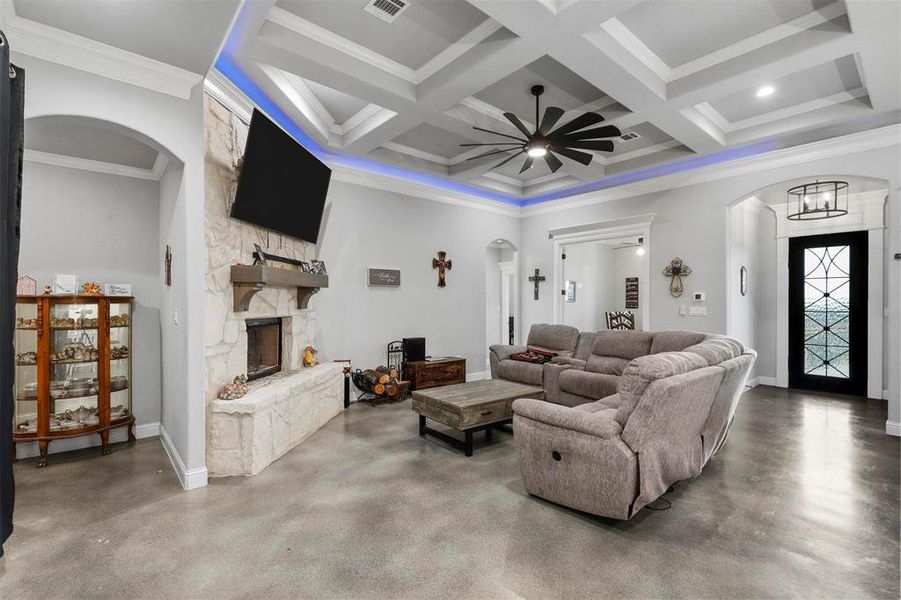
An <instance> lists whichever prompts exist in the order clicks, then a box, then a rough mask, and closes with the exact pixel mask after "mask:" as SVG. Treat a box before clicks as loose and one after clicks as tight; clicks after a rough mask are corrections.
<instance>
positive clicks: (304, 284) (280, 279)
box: [231, 265, 328, 312]
mask: <svg viewBox="0 0 901 600" xmlns="http://www.w3.org/2000/svg"><path fill="white" fill-rule="evenodd" d="M231 281H232V288H233V291H234V309H235V311H236V312H244V311H246V310H247V308H248V307H249V306H250V300H251V299H252V298H253V297H254V296H255V295H256V293H257V292H259V291H260V290H262V289H263V288H264V287H266V286H267V285H269V286H277V287H296V288H297V308H306V307H307V304H308V303H309V301H310V298H311V297H312V296H313V294H315V293H317V292H318V291H319V289H320V288H325V287H328V275H315V274H313V273H304V272H303V271H290V270H288V269H279V268H277V267H270V266H267V265H232V268H231Z"/></svg>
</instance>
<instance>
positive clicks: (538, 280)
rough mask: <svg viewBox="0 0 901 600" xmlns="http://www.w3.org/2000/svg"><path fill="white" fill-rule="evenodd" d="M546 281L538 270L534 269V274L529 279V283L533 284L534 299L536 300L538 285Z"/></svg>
mask: <svg viewBox="0 0 901 600" xmlns="http://www.w3.org/2000/svg"><path fill="white" fill-rule="evenodd" d="M545 279H547V277H545V276H544V275H541V274H540V273H539V272H538V269H535V274H534V275H533V276H531V277H529V281H531V282H533V283H534V284H535V299H536V300H538V284H539V283H541V282H542V281H544V280H545Z"/></svg>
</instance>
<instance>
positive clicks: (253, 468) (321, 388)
mask: <svg viewBox="0 0 901 600" xmlns="http://www.w3.org/2000/svg"><path fill="white" fill-rule="evenodd" d="M204 106H205V108H206V142H207V144H206V202H205V223H204V226H205V234H206V235H205V237H206V244H207V258H208V264H207V269H206V294H205V298H204V300H205V304H206V319H205V324H204V325H205V332H204V334H205V339H204V346H205V363H206V397H207V427H208V429H207V468H208V469H209V473H210V475H211V476H213V477H217V476H227V475H254V474H256V473H259V472H260V471H261V470H262V469H264V468H266V466H267V465H269V464H271V463H272V461H274V460H277V459H278V458H279V457H280V456H282V455H283V454H285V453H286V452H288V451H289V450H291V448H294V447H295V446H297V445H298V444H300V443H301V442H302V441H303V440H304V439H306V437H307V436H309V435H310V434H312V433H313V432H315V431H316V430H317V429H319V428H320V427H322V426H323V425H325V423H327V422H328V421H329V420H330V419H332V418H333V417H335V416H336V415H338V414H340V413H341V411H342V410H343V409H344V376H343V373H342V366H341V365H340V364H336V363H331V362H326V361H323V364H321V365H319V366H316V367H309V368H307V367H304V366H303V350H304V347H306V345H307V344H310V345H315V340H314V326H315V318H316V310H315V303H311V305H310V307H309V308H299V307H298V304H297V289H296V287H294V288H290V287H278V286H269V285H267V286H265V288H264V289H261V290H260V291H259V292H258V293H256V294H254V295H253V298H252V299H251V300H250V302H249V304H248V305H247V307H246V308H247V310H244V311H238V310H235V307H234V290H233V286H232V283H231V280H230V270H231V267H232V265H237V264H243V265H248V264H250V263H251V261H252V254H253V251H254V246H255V245H256V244H261V245H263V246H264V249H267V248H271V251H272V252H273V253H277V254H279V255H281V256H285V257H288V258H294V259H297V260H303V261H307V262H309V261H310V260H311V259H313V258H315V250H316V249H315V247H314V246H312V245H310V244H307V243H304V242H301V241H300V240H294V239H291V238H287V237H282V236H275V235H273V236H272V238H271V246H269V245H268V244H267V240H269V239H270V236H269V234H267V233H266V232H264V231H263V230H261V229H260V228H259V227H255V226H252V225H249V224H247V223H243V222H241V221H236V220H234V219H230V218H229V216H228V215H229V213H230V209H231V199H232V198H233V196H234V186H235V184H236V181H237V177H236V172H237V167H236V165H237V164H238V162H239V159H240V158H241V154H242V151H243V148H244V141H245V140H246V137H247V125H246V124H245V123H243V122H242V121H241V120H240V119H238V118H237V117H236V116H235V115H234V114H232V113H231V112H229V111H228V109H226V108H225V107H224V106H222V105H221V104H219V102H217V101H216V100H213V99H211V98H210V97H209V96H206V95H205V98H204ZM242 373H246V374H247V375H249V376H250V377H251V378H253V377H254V375H256V376H257V378H256V380H255V381H251V382H250V385H249V388H250V391H249V392H248V394H247V395H246V396H244V397H243V398H239V399H237V400H220V399H219V398H218V393H219V390H220V389H221V388H222V386H223V385H225V384H227V383H229V382H230V381H232V380H233V379H234V378H235V376H236V375H240V374H242ZM264 375H265V376H264Z"/></svg>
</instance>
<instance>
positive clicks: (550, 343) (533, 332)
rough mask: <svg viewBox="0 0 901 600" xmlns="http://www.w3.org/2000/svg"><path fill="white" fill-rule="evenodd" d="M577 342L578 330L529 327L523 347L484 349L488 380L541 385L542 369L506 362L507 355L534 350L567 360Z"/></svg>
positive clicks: (531, 364) (541, 366)
mask: <svg viewBox="0 0 901 600" xmlns="http://www.w3.org/2000/svg"><path fill="white" fill-rule="evenodd" d="M578 341H579V330H578V329H576V328H575V327H570V326H569V325H548V324H545V323H541V324H536V325H532V328H531V329H530V330H529V338H528V340H527V342H526V344H527V345H526V346H508V345H500V344H499V345H494V346H489V347H488V359H489V365H490V367H491V378H492V379H507V380H509V381H518V382H519V383H525V384H528V385H537V386H540V385H542V382H543V381H544V377H543V371H544V365H539V364H535V363H527V362H519V361H515V360H512V359H511V358H510V355H511V354H515V353H517V352H524V351H525V350H526V349H527V348H536V349H538V350H544V351H547V352H554V353H555V354H557V356H558V357H561V358H570V357H572V355H573V352H574V351H575V349H576V343H577V342H578Z"/></svg>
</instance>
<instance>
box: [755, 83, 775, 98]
mask: <svg viewBox="0 0 901 600" xmlns="http://www.w3.org/2000/svg"><path fill="white" fill-rule="evenodd" d="M775 91H776V89H775V88H774V87H773V86H771V85H765V86H763V87H762V88H760V89H759V90H757V97H758V98H766V97H767V96H772V95H773V92H775Z"/></svg>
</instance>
